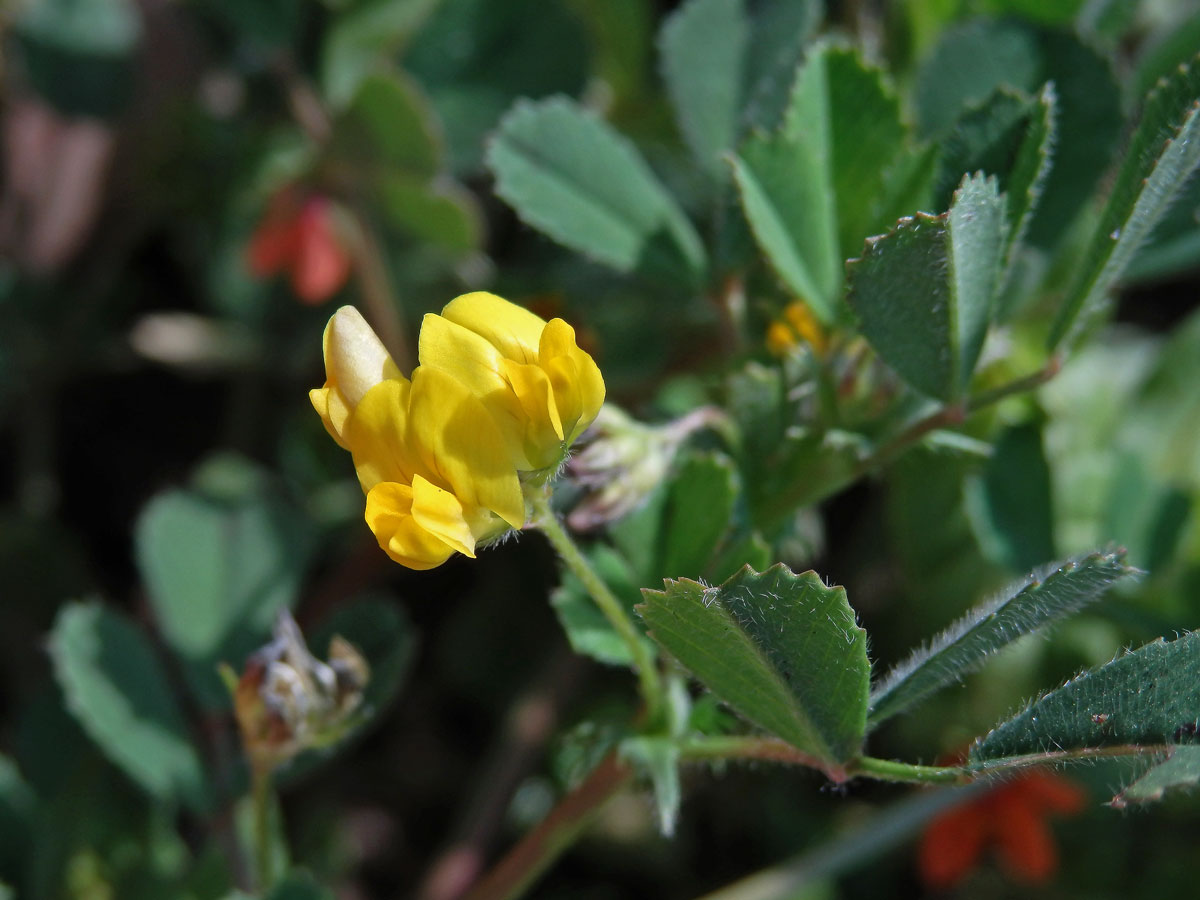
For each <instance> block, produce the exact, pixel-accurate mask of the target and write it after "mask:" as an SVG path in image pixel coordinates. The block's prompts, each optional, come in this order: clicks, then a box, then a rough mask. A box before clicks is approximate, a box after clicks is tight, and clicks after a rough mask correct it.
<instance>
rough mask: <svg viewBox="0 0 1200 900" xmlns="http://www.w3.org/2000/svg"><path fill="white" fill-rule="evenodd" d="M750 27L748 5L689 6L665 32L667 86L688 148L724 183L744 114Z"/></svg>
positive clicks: (697, 1)
mask: <svg viewBox="0 0 1200 900" xmlns="http://www.w3.org/2000/svg"><path fill="white" fill-rule="evenodd" d="M749 35H750V23H749V21H748V20H747V17H746V11H745V9H744V6H743V3H742V0H689V2H687V3H685V4H683V5H682V6H680V7H679V8H678V9H676V10H675V11H674V12H673V13H671V15H669V16H668V17H667V18H666V20H665V21H664V23H663V26H662V30H661V31H660V32H659V41H658V43H659V58H660V61H661V66H662V75H663V81H665V82H666V85H667V93H668V95H669V96H670V98H671V104H672V106H674V108H675V116H676V118H677V119H678V121H679V128H680V131H682V132H683V136H684V139H685V140H686V141H687V145H688V148H689V149H690V150H691V151H692V155H693V156H695V157H696V160H697V161H698V162H699V163H700V165H701V167H702V168H704V169H705V171H707V172H708V173H709V175H710V176H712V177H714V178H717V179H721V178H722V177H723V176H724V175H725V167H724V165H723V164H722V162H721V155H722V154H723V153H725V152H726V151H727V150H729V149H730V148H732V147H733V145H734V142H735V140H736V138H737V130H738V115H739V113H740V111H741V106H742V103H741V100H742V81H743V77H744V69H745V65H746V51H747V49H748V39H749Z"/></svg>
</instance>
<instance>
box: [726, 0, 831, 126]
mask: <svg viewBox="0 0 1200 900" xmlns="http://www.w3.org/2000/svg"><path fill="white" fill-rule="evenodd" d="M823 7H824V4H823V3H822V2H821V0H785V2H783V3H778V2H775V0H766V2H758V3H753V2H752V3H751V4H750V50H751V52H750V53H749V54H747V57H746V84H748V85H749V89H748V90H747V92H746V97H747V100H746V103H745V106H744V109H743V114H742V127H743V128H744V129H746V130H750V129H753V128H767V129H774V128H776V127H778V126H779V124H780V123H781V122H782V120H783V113H784V110H785V109H786V108H787V103H788V98H789V96H790V94H791V90H792V87H793V85H794V84H795V81H796V69H797V68H798V67H799V65H800V63H801V61H802V60H803V59H804V53H805V51H806V50H807V49H808V47H809V38H810V37H811V36H812V34H813V32H814V31H816V29H817V26H818V25H820V24H821V16H822V13H823V12H824V9H823Z"/></svg>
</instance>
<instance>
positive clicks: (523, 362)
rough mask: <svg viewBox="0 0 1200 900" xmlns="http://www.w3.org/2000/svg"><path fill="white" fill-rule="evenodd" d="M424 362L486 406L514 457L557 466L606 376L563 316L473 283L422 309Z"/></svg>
mask: <svg viewBox="0 0 1200 900" xmlns="http://www.w3.org/2000/svg"><path fill="white" fill-rule="evenodd" d="M419 353H420V359H421V368H426V369H435V370H437V371H440V372H444V373H446V374H448V375H450V376H451V377H453V378H454V379H455V380H456V381H458V382H459V383H461V384H462V385H465V386H466V387H467V388H468V389H469V390H470V391H471V393H472V394H474V395H475V396H476V397H478V398H479V399H480V400H481V401H482V402H483V404H484V405H485V406H486V407H487V408H488V410H489V411H491V413H492V415H493V417H494V418H495V420H496V422H497V424H498V425H499V427H500V431H501V433H502V434H503V436H504V443H505V446H506V447H507V450H508V454H509V458H510V460H511V462H512V465H513V466H514V467H515V468H517V469H520V470H522V471H535V470H540V469H548V468H552V467H557V466H558V465H559V464H560V463H561V462H562V461H563V459H564V458H565V457H566V453H567V449H568V448H569V447H570V445H571V443H572V442H573V441H574V440H575V439H576V438H578V437H579V435H581V434H582V433H583V431H584V430H585V429H586V428H587V427H588V425H590V424H591V423H592V420H593V419H595V418H596V414H597V413H598V412H599V411H600V407H601V405H603V403H604V378H603V377H602V376H601V374H600V369H599V368H598V367H597V366H596V363H595V362H594V361H593V360H592V358H591V356H589V355H588V354H587V353H585V352H584V351H583V350H581V349H580V348H579V345H578V344H577V343H576V342H575V331H574V329H572V328H571V326H570V325H568V324H567V323H566V322H564V321H563V320H562V319H551V320H550V321H549V322H546V321H545V320H544V319H542V318H540V317H539V316H536V315H534V314H533V313H531V312H529V311H528V310H525V309H522V308H521V307H519V306H517V305H515V304H513V303H509V302H508V301H507V300H504V299H503V298H501V297H497V296H496V295H495V294H489V293H485V292H483V291H478V292H475V293H472V294H464V295H462V296H461V297H458V298H456V299H455V300H452V301H451V302H450V303H449V304H447V306H446V307H445V308H444V309H443V310H442V313H441V315H434V314H430V315H427V316H425V319H424V322H423V323H422V326H421V337H420V347H419Z"/></svg>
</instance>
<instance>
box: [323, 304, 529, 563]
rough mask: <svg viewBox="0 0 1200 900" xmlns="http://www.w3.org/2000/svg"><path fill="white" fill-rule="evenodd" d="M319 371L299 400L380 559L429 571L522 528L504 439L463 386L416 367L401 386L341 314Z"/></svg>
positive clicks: (371, 343)
mask: <svg viewBox="0 0 1200 900" xmlns="http://www.w3.org/2000/svg"><path fill="white" fill-rule="evenodd" d="M325 369H326V382H325V386H324V387H322V388H319V389H317V390H314V391H312V392H310V395H309V396H310V397H311V399H312V403H313V406H314V408H315V409H316V410H317V413H318V414H319V415H320V416H321V418H322V420H324V422H325V426H326V428H328V429H329V432H330V434H331V435H333V437H334V439H335V440H337V441H338V443H340V444H341V445H342V446H343V447H346V448H347V449H348V450H349V451H350V453H351V456H352V457H353V459H354V467H355V470H356V471H357V472H358V479H359V483H360V484H361V485H362V488H363V491H364V492H365V493H366V495H367V503H366V513H365V517H366V520H367V524H368V525H369V526H370V527H371V530H372V531H373V532H374V533H375V537H376V538H377V539H378V541H379V546H380V547H382V548H383V549H384V551H385V552H386V553H387V554H388V556H390V557H391V558H392V559H394V560H395V561H396V562H398V563H401V564H402V565H405V566H408V567H409V568H411V569H430V568H433V567H434V566H439V565H441V564H442V563H443V562H445V561H446V560H447V559H448V558H449V557H450V556H451V555H452V554H453V553H455V552H458V553H462V554H465V555H466V556H474V555H475V547H476V546H477V545H478V544H479V543H480V542H482V541H485V540H488V539H490V538H493V537H496V536H498V535H500V534H502V533H504V532H505V531H507V530H508V529H509V528H510V527H512V528H520V527H521V526H522V525H523V524H524V520H525V500H524V497H523V496H522V493H521V485H520V481H519V480H518V478H517V473H516V470H515V468H514V467H513V466H512V463H511V462H510V460H509V458H508V453H507V451H506V448H505V441H504V438H503V436H502V435H501V433H500V429H499V427H498V426H497V425H496V423H495V421H494V420H493V418H492V415H491V413H490V412H489V411H488V409H487V408H486V407H485V406H484V404H483V402H482V401H481V400H480V399H479V398H478V397H476V396H475V395H474V394H472V393H471V391H470V390H469V389H468V388H467V387H466V386H464V385H462V384H460V383H459V382H458V381H457V380H455V379H454V378H452V377H450V376H449V375H447V374H446V373H445V372H441V371H438V370H435V369H428V368H425V367H418V368H417V370H416V371H415V372H413V378H412V381H411V382H410V381H409V380H408V379H406V378H404V377H403V376H402V375H400V374H399V372H398V371H397V370H396V366H395V364H394V363H393V362H392V360H391V358H390V357H389V356H388V354H387V351H386V350H384V349H383V345H382V344H381V343H380V342H379V339H378V338H377V337H375V335H374V332H372V331H371V329H370V326H368V325H367V324H366V322H365V321H364V320H363V319H362V317H361V316H360V315H359V314H358V313H357V311H355V310H353V309H352V308H350V307H344V308H342V309H340V310H338V312H337V313H335V314H334V317H333V319H331V320H330V323H329V326H328V327H327V328H326V331H325Z"/></svg>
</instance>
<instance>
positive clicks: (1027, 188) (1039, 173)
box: [1005, 84, 1058, 261]
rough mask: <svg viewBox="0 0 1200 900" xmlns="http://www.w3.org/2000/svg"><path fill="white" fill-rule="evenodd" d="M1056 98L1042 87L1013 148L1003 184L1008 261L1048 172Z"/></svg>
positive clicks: (1025, 229) (1048, 88) (1051, 89)
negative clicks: (1014, 158)
mask: <svg viewBox="0 0 1200 900" xmlns="http://www.w3.org/2000/svg"><path fill="white" fill-rule="evenodd" d="M1057 109H1058V98H1057V95H1056V94H1055V93H1054V87H1053V85H1049V84H1048V85H1046V86H1045V87H1044V88H1042V90H1041V93H1039V94H1038V96H1037V99H1036V100H1035V101H1034V105H1033V109H1032V110H1031V112H1030V115H1029V118H1028V123H1027V126H1026V128H1025V135H1024V137H1023V138H1022V140H1021V145H1020V147H1019V148H1018V149H1017V157H1016V161H1015V162H1014V163H1013V166H1012V169H1011V170H1010V172H1009V176H1008V181H1007V182H1006V183H1005V194H1006V195H1007V197H1008V203H1007V210H1008V250H1007V252H1006V253H1005V258H1006V260H1008V261H1011V259H1012V256H1013V253H1014V252H1015V251H1016V248H1017V246H1018V245H1019V244H1020V243H1021V241H1022V240H1024V238H1025V235H1026V234H1027V232H1028V231H1029V224H1030V222H1032V221H1033V215H1034V212H1035V211H1036V209H1037V206H1038V202H1039V200H1040V199H1041V195H1042V192H1043V191H1044V189H1045V185H1046V179H1047V178H1048V177H1049V174H1050V172H1051V161H1052V157H1053V147H1054V141H1055V136H1056V135H1057V133H1058V131H1057V128H1056V127H1055V120H1056V116H1057Z"/></svg>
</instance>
